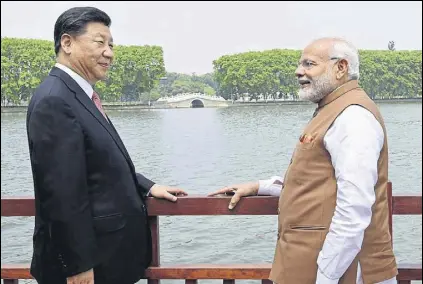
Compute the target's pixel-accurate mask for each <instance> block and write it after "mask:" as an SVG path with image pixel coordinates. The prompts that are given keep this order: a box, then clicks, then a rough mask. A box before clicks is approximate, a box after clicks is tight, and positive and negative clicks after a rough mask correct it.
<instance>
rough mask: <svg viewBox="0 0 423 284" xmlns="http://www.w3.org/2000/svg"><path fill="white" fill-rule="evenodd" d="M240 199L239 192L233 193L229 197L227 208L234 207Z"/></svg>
mask: <svg viewBox="0 0 423 284" xmlns="http://www.w3.org/2000/svg"><path fill="white" fill-rule="evenodd" d="M240 199H241V195H240V194H239V193H235V195H234V196H233V197H232V198H231V202H230V203H229V210H232V209H234V207H235V206H236V205H237V203H238V201H239V200H240Z"/></svg>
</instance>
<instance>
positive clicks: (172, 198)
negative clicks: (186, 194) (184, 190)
mask: <svg viewBox="0 0 423 284" xmlns="http://www.w3.org/2000/svg"><path fill="white" fill-rule="evenodd" d="M163 198H164V199H167V200H169V201H172V202H175V201H176V200H178V198H177V197H176V196H175V195H172V194H170V193H169V192H167V191H166V192H165V193H164V196H163Z"/></svg>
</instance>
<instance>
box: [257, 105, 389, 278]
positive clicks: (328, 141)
mask: <svg viewBox="0 0 423 284" xmlns="http://www.w3.org/2000/svg"><path fill="white" fill-rule="evenodd" d="M383 142H384V133H383V129H382V126H381V125H380V124H379V122H378V121H377V120H376V118H375V117H374V116H373V114H372V113H371V112H369V111H368V110H367V109H365V108H363V107H361V106H357V105H353V106H349V107H347V108H346V109H345V110H344V111H343V112H342V113H341V114H340V115H339V116H338V118H337V119H336V120H335V122H334V123H333V125H332V126H331V127H330V128H329V130H328V131H327V133H326V135H325V137H324V144H325V148H326V150H327V151H328V152H329V153H330V156H331V160H332V165H333V167H334V169H335V176H336V180H337V187H338V189H337V201H336V208H335V213H334V216H333V218H332V223H331V225H330V228H329V232H328V234H327V236H326V239H325V242H324V244H323V248H322V250H321V251H320V253H319V256H318V259H317V264H318V267H319V269H318V273H317V280H316V283H317V284H335V283H338V281H339V279H340V278H341V277H342V275H343V274H344V273H345V271H346V270H347V269H348V267H349V266H350V264H351V263H352V261H353V260H354V258H355V257H356V256H357V254H358V253H359V252H360V249H361V246H362V243H363V238H364V230H365V229H366V228H367V227H368V226H369V224H370V221H371V218H372V205H373V204H374V202H375V199H376V197H375V192H374V187H375V185H376V183H377V178H378V172H377V162H378V159H379V155H380V151H381V149H382V147H383ZM275 181H279V182H280V183H282V182H283V178H282V177H279V176H273V177H272V178H270V179H268V180H260V181H259V185H260V186H259V191H258V195H273V196H279V195H280V193H281V190H282V186H281V185H280V184H275ZM357 283H358V284H362V283H363V280H362V277H361V270H360V265H359V267H358V273H357ZM396 283H397V281H396V277H394V278H392V279H390V280H386V281H383V282H381V284H396Z"/></svg>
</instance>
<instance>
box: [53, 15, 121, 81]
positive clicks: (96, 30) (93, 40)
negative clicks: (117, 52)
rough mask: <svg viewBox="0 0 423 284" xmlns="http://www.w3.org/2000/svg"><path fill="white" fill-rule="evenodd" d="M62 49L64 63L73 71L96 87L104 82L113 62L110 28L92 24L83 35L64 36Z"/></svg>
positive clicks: (100, 24) (89, 24)
mask: <svg viewBox="0 0 423 284" xmlns="http://www.w3.org/2000/svg"><path fill="white" fill-rule="evenodd" d="M61 47H62V50H63V53H64V57H65V58H63V59H62V60H60V61H64V62H63V63H64V64H65V65H68V66H69V67H70V68H71V69H73V70H74V71H75V72H77V73H78V74H79V75H81V76H82V77H83V78H85V79H86V80H87V81H88V82H90V83H91V84H92V85H94V84H95V83H96V82H97V81H100V80H104V79H105V78H106V76H107V71H108V70H109V68H110V65H111V63H112V62H113V38H112V35H111V33H110V29H109V27H107V26H105V25H104V24H103V23H96V22H91V23H88V24H87V25H86V27H85V30H84V32H83V33H82V34H79V35H76V36H71V35H69V34H63V35H62V38H61Z"/></svg>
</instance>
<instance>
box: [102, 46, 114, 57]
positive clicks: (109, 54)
mask: <svg viewBox="0 0 423 284" xmlns="http://www.w3.org/2000/svg"><path fill="white" fill-rule="evenodd" d="M103 56H104V57H107V58H110V59H113V56H114V53H113V49H111V48H110V47H108V48H106V50H105V51H104V52H103Z"/></svg>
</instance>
